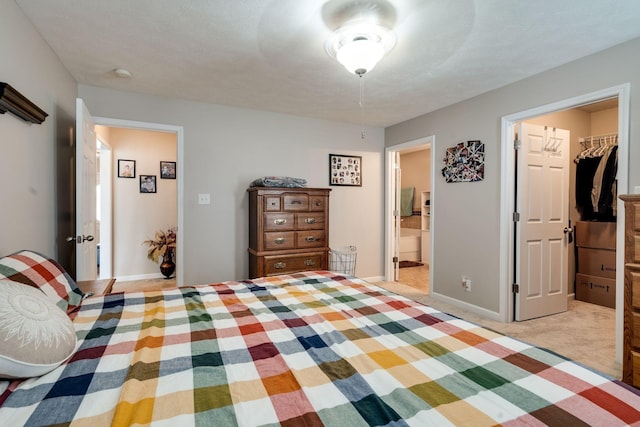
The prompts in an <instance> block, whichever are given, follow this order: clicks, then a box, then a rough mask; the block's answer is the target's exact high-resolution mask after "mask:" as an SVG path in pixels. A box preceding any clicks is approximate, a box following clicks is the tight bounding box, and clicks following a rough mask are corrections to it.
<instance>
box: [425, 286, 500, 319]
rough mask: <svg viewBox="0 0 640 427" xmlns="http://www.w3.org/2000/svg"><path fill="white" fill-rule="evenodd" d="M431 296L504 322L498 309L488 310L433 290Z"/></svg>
mask: <svg viewBox="0 0 640 427" xmlns="http://www.w3.org/2000/svg"><path fill="white" fill-rule="evenodd" d="M430 296H431V298H433V299H434V300H436V301H441V302H443V303H446V304H449V305H452V306H454V307H457V308H461V309H463V310H467V311H470V312H471V313H474V314H477V315H479V316H482V317H484V318H487V319H491V320H495V321H498V322H504V319H503V318H501V317H500V313H498V312H496V311H491V310H487V309H486V308H482V307H478V306H477V305H473V304H469V303H467V302H464V301H460V300H457V299H455V298H451V297H448V296H446V295H442V294H438V293H435V292H432V293H431V294H430Z"/></svg>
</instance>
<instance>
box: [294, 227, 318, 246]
mask: <svg viewBox="0 0 640 427" xmlns="http://www.w3.org/2000/svg"><path fill="white" fill-rule="evenodd" d="M323 246H324V230H308V231H298V232H297V233H296V247H297V248H298V249H307V248H321V247H323Z"/></svg>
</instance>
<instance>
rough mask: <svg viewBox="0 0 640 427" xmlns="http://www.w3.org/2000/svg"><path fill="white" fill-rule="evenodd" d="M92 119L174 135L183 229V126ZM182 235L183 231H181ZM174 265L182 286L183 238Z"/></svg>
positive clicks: (178, 197) (102, 123)
mask: <svg viewBox="0 0 640 427" xmlns="http://www.w3.org/2000/svg"><path fill="white" fill-rule="evenodd" d="M93 120H94V122H95V124H96V125H101V126H106V127H119V128H127V129H137V130H148V131H155V132H170V133H174V134H175V135H176V142H177V147H176V151H177V152H176V181H177V182H176V185H177V189H176V199H177V200H176V204H177V206H176V208H177V210H178V224H177V228H178V230H184V208H183V205H184V203H183V199H184V172H183V171H184V128H183V127H182V126H174V125H167V124H161V123H149V122H140V121H133V120H122V119H112V118H108V117H97V116H94V117H93ZM183 235H184V233H183ZM175 256H176V265H178V266H180V268H177V269H176V286H182V284H183V283H184V267H183V266H184V262H183V256H184V239H180V238H179V239H177V241H176V252H175Z"/></svg>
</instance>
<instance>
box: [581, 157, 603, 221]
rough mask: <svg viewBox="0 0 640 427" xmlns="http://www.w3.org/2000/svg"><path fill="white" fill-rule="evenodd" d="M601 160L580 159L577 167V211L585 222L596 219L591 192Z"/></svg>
mask: <svg viewBox="0 0 640 427" xmlns="http://www.w3.org/2000/svg"><path fill="white" fill-rule="evenodd" d="M600 159H601V157H585V158H584V159H580V161H579V162H578V164H577V166H576V209H577V210H578V212H580V217H581V219H582V220H583V221H592V220H593V219H595V218H594V211H593V203H592V202H591V191H592V190H593V177H594V176H595V174H596V170H597V169H598V165H599V164H600Z"/></svg>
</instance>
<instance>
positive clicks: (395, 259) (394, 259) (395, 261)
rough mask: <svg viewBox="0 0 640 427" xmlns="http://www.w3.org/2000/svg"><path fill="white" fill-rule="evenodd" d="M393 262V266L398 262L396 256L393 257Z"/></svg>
mask: <svg viewBox="0 0 640 427" xmlns="http://www.w3.org/2000/svg"><path fill="white" fill-rule="evenodd" d="M393 262H394V264H395V263H397V262H398V257H397V256H394V257H393Z"/></svg>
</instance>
